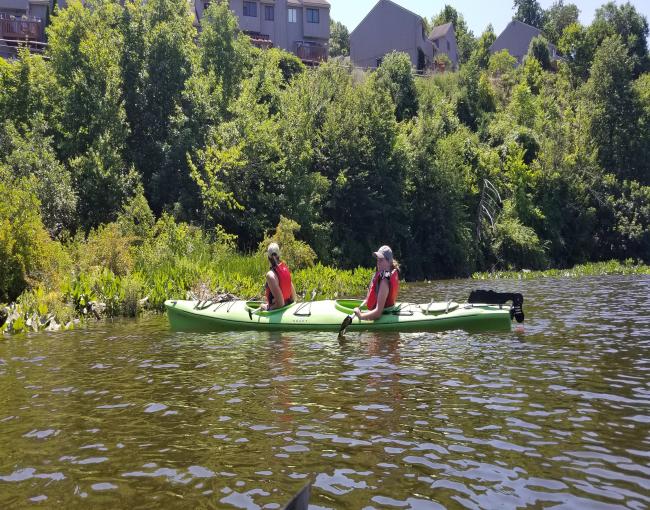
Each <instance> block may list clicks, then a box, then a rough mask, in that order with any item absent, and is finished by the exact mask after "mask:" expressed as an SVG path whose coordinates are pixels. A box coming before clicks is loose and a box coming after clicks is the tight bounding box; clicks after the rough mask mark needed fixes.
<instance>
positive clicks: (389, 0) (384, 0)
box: [350, 0, 424, 35]
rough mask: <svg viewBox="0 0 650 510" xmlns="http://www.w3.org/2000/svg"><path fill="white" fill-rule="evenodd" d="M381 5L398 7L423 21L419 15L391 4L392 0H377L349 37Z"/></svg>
mask: <svg viewBox="0 0 650 510" xmlns="http://www.w3.org/2000/svg"><path fill="white" fill-rule="evenodd" d="M382 3H385V4H391V5H394V6H395V7H399V8H400V9H402V10H403V11H404V12H406V13H408V14H410V15H411V16H415V17H416V18H418V19H419V20H420V21H424V19H423V18H422V16H420V15H419V14H415V13H414V12H413V11H409V10H408V9H407V8H406V7H402V6H401V5H400V4H398V3H396V2H393V1H392V0H379V1H378V2H377V3H376V4H375V5H374V7H373V8H372V9H370V10H369V11H368V14H366V15H365V16H364V18H363V19H362V20H361V22H360V23H359V24H358V25H357V26H356V27H354V30H353V31H352V32H350V35H352V34H353V33H354V32H355V31H356V30H357V28H359V27H360V26H361V25H363V23H364V22H365V21H366V19H368V18H369V17H370V15H371V14H372V13H373V12H374V10H375V9H377V8H378V7H379V6H380V5H381V4H382Z"/></svg>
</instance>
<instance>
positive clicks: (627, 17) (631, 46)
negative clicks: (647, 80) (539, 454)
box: [589, 2, 650, 76]
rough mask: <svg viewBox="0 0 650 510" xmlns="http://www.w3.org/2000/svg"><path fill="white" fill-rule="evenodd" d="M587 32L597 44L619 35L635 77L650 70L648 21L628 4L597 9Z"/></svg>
mask: <svg viewBox="0 0 650 510" xmlns="http://www.w3.org/2000/svg"><path fill="white" fill-rule="evenodd" d="M589 30H590V31H591V32H592V33H593V34H594V37H595V38H596V40H597V41H598V43H600V42H601V41H603V40H604V39H605V38H606V37H610V36H612V35H619V36H620V37H621V39H622V40H623V43H624V44H625V46H626V47H627V49H628V51H629V54H630V56H631V57H632V61H633V62H632V63H633V66H634V75H635V76H638V75H640V74H641V73H643V72H644V71H647V70H648V69H650V67H649V66H650V60H649V58H648V20H647V19H646V17H645V16H643V15H642V14H640V13H639V12H638V11H637V10H636V8H635V7H634V6H633V5H632V4H631V3H630V2H626V3H624V4H622V5H617V4H616V3H614V2H608V3H606V4H605V5H603V6H602V7H600V8H599V9H597V10H596V15H595V17H594V21H593V23H592V25H591V27H590V28H589Z"/></svg>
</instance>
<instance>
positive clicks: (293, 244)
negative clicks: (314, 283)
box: [259, 216, 316, 271]
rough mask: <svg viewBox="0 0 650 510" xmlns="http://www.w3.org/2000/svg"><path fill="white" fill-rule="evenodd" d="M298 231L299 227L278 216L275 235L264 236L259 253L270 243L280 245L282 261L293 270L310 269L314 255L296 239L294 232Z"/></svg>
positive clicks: (295, 223) (314, 258)
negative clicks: (278, 220) (278, 221)
mask: <svg viewBox="0 0 650 510" xmlns="http://www.w3.org/2000/svg"><path fill="white" fill-rule="evenodd" d="M299 231H300V225H299V224H298V223H297V222H295V221H293V220H290V219H288V218H285V217H284V216H280V223H278V226H277V227H276V229H275V233H274V234H273V235H271V236H266V237H265V238H264V240H263V241H262V242H261V243H260V245H259V251H260V253H264V252H265V251H266V249H267V247H268V245H269V244H270V243H272V242H275V243H278V244H279V245H280V253H281V256H282V260H284V261H286V263H287V265H288V266H289V267H290V268H291V269H292V270H293V271H296V270H298V269H301V268H304V267H311V266H313V265H314V262H315V260H316V253H315V252H314V250H313V249H312V248H311V246H309V245H308V244H307V243H305V242H303V241H298V240H297V239H296V235H295V233H296V232H299Z"/></svg>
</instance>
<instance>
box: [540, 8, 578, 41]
mask: <svg viewBox="0 0 650 510" xmlns="http://www.w3.org/2000/svg"><path fill="white" fill-rule="evenodd" d="M579 16H580V10H579V9H578V7H577V6H576V5H575V4H565V3H564V0H556V1H555V2H553V5H551V7H549V8H548V9H547V10H546V13H545V22H544V26H543V30H544V34H545V35H546V37H548V40H549V41H550V42H552V43H553V44H555V45H557V44H558V43H559V42H560V37H562V33H563V32H564V29H565V28H566V27H568V26H569V25H572V24H574V23H578V17H579Z"/></svg>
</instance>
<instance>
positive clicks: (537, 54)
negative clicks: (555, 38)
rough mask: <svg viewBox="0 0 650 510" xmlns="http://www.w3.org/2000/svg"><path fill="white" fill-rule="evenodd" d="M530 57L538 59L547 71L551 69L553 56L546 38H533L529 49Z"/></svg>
mask: <svg viewBox="0 0 650 510" xmlns="http://www.w3.org/2000/svg"><path fill="white" fill-rule="evenodd" d="M528 57H532V58H534V59H536V60H537V61H538V62H539V63H540V64H541V66H542V69H544V70H545V71H548V70H549V69H551V54H550V52H549V51H548V41H547V40H546V39H545V38H544V37H542V36H538V37H533V39H532V40H531V41H530V46H529V47H528Z"/></svg>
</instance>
